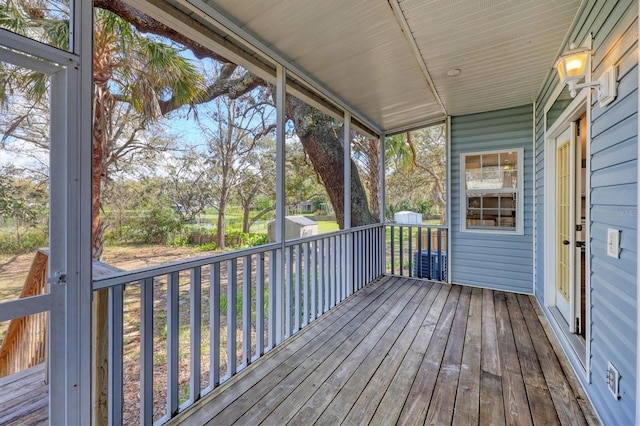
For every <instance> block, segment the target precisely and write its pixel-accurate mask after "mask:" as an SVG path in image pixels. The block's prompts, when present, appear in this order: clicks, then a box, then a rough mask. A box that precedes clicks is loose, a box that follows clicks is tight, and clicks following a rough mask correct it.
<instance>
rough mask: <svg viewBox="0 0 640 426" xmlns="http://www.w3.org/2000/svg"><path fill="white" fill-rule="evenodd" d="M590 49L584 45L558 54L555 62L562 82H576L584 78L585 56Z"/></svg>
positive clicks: (586, 56)
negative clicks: (560, 54) (558, 56)
mask: <svg viewBox="0 0 640 426" xmlns="http://www.w3.org/2000/svg"><path fill="white" fill-rule="evenodd" d="M589 53H590V50H589V49H588V48H586V47H582V48H578V49H573V50H570V51H569V52H567V53H565V54H564V55H562V56H560V59H558V62H557V63H556V68H557V70H558V76H559V77H560V81H561V82H562V84H564V83H567V82H569V81H574V82H576V83H577V82H578V81H580V80H582V79H583V78H584V75H585V70H586V67H587V58H588V56H589Z"/></svg>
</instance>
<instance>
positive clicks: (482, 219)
mask: <svg viewBox="0 0 640 426" xmlns="http://www.w3.org/2000/svg"><path fill="white" fill-rule="evenodd" d="M523 155H524V153H523V150H522V148H519V149H512V150H505V151H493V152H481V153H468V154H462V155H461V158H460V161H461V165H462V167H461V169H462V178H461V184H462V191H461V193H462V200H461V205H462V206H464V208H463V209H462V212H463V214H462V215H463V217H462V218H461V223H462V226H461V228H462V231H478V232H487V231H488V232H499V233H514V234H523V233H524V223H523V215H522V211H523V209H524V202H523V201H524V200H523V195H522V188H523V180H522V177H523V173H522V172H523V164H524V161H523Z"/></svg>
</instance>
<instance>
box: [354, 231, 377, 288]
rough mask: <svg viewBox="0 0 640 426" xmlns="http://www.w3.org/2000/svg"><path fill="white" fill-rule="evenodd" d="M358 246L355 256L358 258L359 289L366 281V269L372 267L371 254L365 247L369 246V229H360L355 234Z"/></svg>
mask: <svg viewBox="0 0 640 426" xmlns="http://www.w3.org/2000/svg"><path fill="white" fill-rule="evenodd" d="M357 237H358V246H357V247H356V250H355V257H356V258H357V259H358V287H357V289H358V290H360V289H361V288H362V287H364V285H365V284H366V283H367V278H368V274H367V271H368V270H369V269H371V268H372V267H373V254H372V253H371V252H370V251H369V250H368V249H367V248H368V247H369V243H370V241H369V238H370V237H371V235H370V233H369V231H368V230H367V231H361V232H358V234H357Z"/></svg>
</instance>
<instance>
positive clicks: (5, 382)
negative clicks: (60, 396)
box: [0, 363, 49, 425]
mask: <svg viewBox="0 0 640 426" xmlns="http://www.w3.org/2000/svg"><path fill="white" fill-rule="evenodd" d="M48 420H49V386H47V385H46V384H45V382H44V363H43V364H39V365H37V366H35V367H31V368H29V369H27V370H24V371H21V372H19V373H16V374H12V375H10V376H6V377H3V378H0V425H41V424H44V425H46V424H48Z"/></svg>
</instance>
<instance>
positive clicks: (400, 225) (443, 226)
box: [384, 222, 449, 229]
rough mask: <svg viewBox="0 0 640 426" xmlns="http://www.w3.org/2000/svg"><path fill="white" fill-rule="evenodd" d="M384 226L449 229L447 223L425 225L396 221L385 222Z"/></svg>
mask: <svg viewBox="0 0 640 426" xmlns="http://www.w3.org/2000/svg"><path fill="white" fill-rule="evenodd" d="M384 226H396V227H403V228H433V229H449V225H426V224H423V223H420V224H418V223H397V222H385V223H384Z"/></svg>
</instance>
